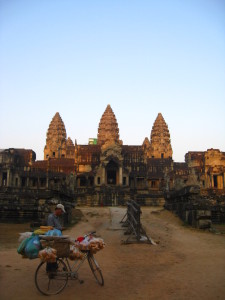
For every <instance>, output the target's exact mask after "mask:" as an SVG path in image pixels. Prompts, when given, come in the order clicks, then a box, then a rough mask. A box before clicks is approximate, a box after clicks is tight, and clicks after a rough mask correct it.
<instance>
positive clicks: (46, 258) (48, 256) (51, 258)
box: [38, 247, 57, 263]
mask: <svg viewBox="0 0 225 300" xmlns="http://www.w3.org/2000/svg"><path fill="white" fill-rule="evenodd" d="M56 253H57V251H56V250H55V249H53V248H50V247H47V248H45V249H43V250H41V251H39V253H38V257H39V258H40V259H41V260H42V261H43V262H48V263H54V262H56V258H57V255H56Z"/></svg>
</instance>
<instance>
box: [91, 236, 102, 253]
mask: <svg viewBox="0 0 225 300" xmlns="http://www.w3.org/2000/svg"><path fill="white" fill-rule="evenodd" d="M104 247H105V243H104V241H103V239H100V238H93V239H91V241H90V243H89V249H90V250H91V251H92V252H93V253H96V252H97V251H99V250H101V249H103V248H104Z"/></svg>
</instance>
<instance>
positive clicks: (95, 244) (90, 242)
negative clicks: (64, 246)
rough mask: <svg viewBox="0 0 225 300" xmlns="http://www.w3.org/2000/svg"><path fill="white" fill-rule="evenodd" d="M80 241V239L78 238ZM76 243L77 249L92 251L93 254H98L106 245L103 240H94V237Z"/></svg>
mask: <svg viewBox="0 0 225 300" xmlns="http://www.w3.org/2000/svg"><path fill="white" fill-rule="evenodd" d="M78 239H79V238H78ZM79 240H80V242H79V241H78V240H77V241H76V242H75V245H76V247H77V248H78V249H79V250H81V251H87V250H90V251H91V252H92V253H96V252H97V251H99V250H101V249H103V248H104V247H105V243H104V241H103V239H100V238H94V237H86V238H84V239H83V240H81V239H79Z"/></svg>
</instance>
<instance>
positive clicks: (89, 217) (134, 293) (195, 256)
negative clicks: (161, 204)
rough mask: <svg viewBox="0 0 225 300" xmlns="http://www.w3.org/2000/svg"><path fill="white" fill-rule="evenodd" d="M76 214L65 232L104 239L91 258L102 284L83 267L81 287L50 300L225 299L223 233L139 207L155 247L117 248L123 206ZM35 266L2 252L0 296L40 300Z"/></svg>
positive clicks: (71, 284) (72, 285)
mask: <svg viewBox="0 0 225 300" xmlns="http://www.w3.org/2000/svg"><path fill="white" fill-rule="evenodd" d="M81 210H82V212H83V214H84V218H83V220H82V222H80V223H79V224H77V225H76V226H74V227H73V228H71V229H70V230H67V231H66V232H65V234H69V235H70V236H73V237H77V236H79V235H82V234H85V233H86V232H88V231H91V230H96V231H97V233H98V234H99V235H100V236H101V237H102V238H103V239H104V240H105V242H106V248H105V249H104V250H103V251H101V252H99V253H98V254H97V255H96V258H97V260H98V262H99V264H100V266H101V267H102V271H103V275H104V279H105V286H104V287H100V286H98V285H97V284H96V282H95V281H94V277H93V275H92V274H91V273H90V270H89V267H88V265H86V266H84V267H82V269H81V271H80V277H81V278H82V279H84V281H85V282H84V284H82V285H80V284H79V283H78V282H77V281H70V282H69V284H68V286H67V287H66V288H65V290H64V291H63V292H62V293H61V294H59V295H57V296H54V299H67V300H70V299H71V300H72V299H77V300H79V299H82V300H83V299H87V300H89V299H90V300H92V299H99V300H101V299H118V300H123V299H124V300H125V299H130V300H136V299H161V300H162V299H176V300H177V299H179V300H180V299H181V300H182V299H196V300H197V299H206V300H207V299H210V300H212V299H218V300H219V299H221V300H222V299H225V235H216V234H212V233H206V232H202V231H198V230H195V229H191V228H188V227H184V226H182V223H181V222H180V221H179V219H178V218H176V217H175V216H173V215H172V214H171V213H169V212H167V211H160V210H159V209H157V208H155V209H153V208H143V209H142V211H143V214H142V224H143V226H144V228H145V229H146V231H147V233H148V235H150V236H151V238H152V239H153V240H154V241H156V242H157V243H158V244H157V245H156V246H153V245H147V244H142V245H137V244H132V245H121V243H120V241H121V240H122V239H123V240H124V239H125V238H126V236H124V234H123V232H124V231H123V230H121V227H120V224H119V221H120V220H121V219H122V216H123V215H124V213H125V209H124V208H118V207H116V208H81ZM38 263H39V260H38V259H36V260H33V261H31V260H28V259H22V258H21V257H20V256H19V255H18V254H17V253H16V251H15V249H4V248H3V249H2V250H1V251H0V298H1V299H2V300H3V299H25V300H26V299H29V300H30V299H34V300H35V299H43V297H44V296H42V295H40V294H39V292H38V291H37V290H36V288H35V285H34V273H35V269H36V267H37V265H38ZM52 298H53V297H52Z"/></svg>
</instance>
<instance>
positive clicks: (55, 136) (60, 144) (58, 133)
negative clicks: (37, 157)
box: [44, 112, 66, 159]
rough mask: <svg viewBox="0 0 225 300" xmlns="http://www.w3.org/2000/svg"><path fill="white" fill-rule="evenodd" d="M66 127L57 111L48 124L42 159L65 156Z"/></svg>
mask: <svg viewBox="0 0 225 300" xmlns="http://www.w3.org/2000/svg"><path fill="white" fill-rule="evenodd" d="M65 147H66V128H65V125H64V123H63V120H62V118H61V116H60V114H59V113H58V112H57V113H56V114H55V115H54V117H53V118H52V121H51V123H50V125H49V128H48V131H47V138H46V146H45V149H44V159H48V158H60V157H63V156H65V153H64V152H65Z"/></svg>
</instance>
